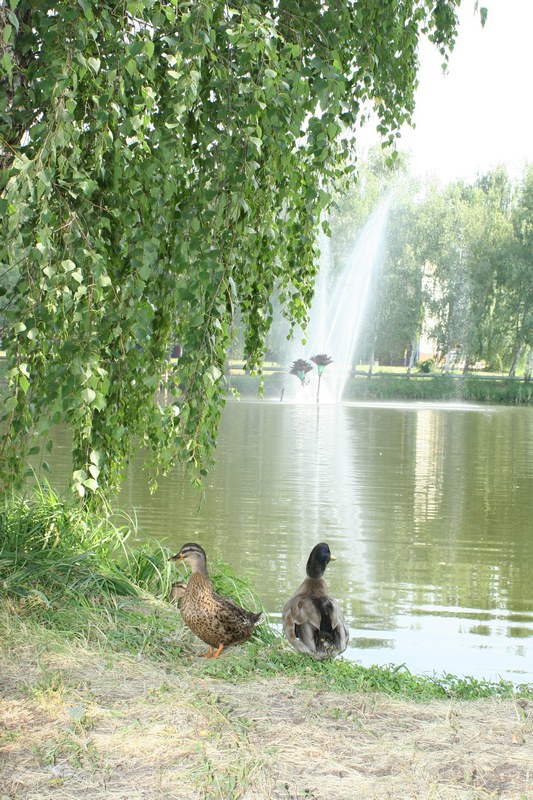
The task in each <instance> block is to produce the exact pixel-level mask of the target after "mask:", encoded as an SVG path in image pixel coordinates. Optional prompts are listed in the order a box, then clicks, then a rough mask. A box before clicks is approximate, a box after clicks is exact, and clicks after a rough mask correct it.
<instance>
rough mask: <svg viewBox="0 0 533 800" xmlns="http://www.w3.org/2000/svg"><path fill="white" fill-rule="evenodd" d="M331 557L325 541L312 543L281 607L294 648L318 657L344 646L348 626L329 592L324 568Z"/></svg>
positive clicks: (342, 648) (336, 651)
mask: <svg viewBox="0 0 533 800" xmlns="http://www.w3.org/2000/svg"><path fill="white" fill-rule="evenodd" d="M334 560H335V557H334V556H332V555H331V553H330V549H329V547H328V545H327V544H326V543H325V542H320V544H317V545H315V547H313V549H312V550H311V554H310V555H309V559H308V561H307V567H306V572H307V577H306V579H305V580H304V582H303V583H302V584H300V586H299V587H298V588H297V589H296V591H295V593H294V594H293V595H292V597H290V598H289V600H288V601H287V602H286V604H285V607H284V608H283V611H282V615H281V618H282V622H283V632H284V633H285V636H286V637H287V639H288V640H289V642H290V644H291V645H292V646H293V647H294V649H295V650H298V651H299V652H300V653H307V655H310V656H312V657H313V658H316V659H317V660H319V661H321V660H322V659H324V658H331V657H332V656H336V655H338V654H339V653H342V652H343V651H344V650H346V647H347V645H348V639H349V631H348V627H347V625H346V623H345V621H344V616H343V614H342V611H341V609H340V606H339V604H338V603H337V601H336V600H334V599H333V597H331V596H330V594H329V590H328V586H327V583H326V581H325V580H324V577H323V576H324V571H325V569H326V567H327V565H328V564H329V562H330V561H334Z"/></svg>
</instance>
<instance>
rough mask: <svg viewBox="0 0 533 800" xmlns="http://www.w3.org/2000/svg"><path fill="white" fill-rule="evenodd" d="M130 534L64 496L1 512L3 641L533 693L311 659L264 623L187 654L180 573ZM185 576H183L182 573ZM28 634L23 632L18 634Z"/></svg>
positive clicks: (375, 688)
mask: <svg viewBox="0 0 533 800" xmlns="http://www.w3.org/2000/svg"><path fill="white" fill-rule="evenodd" d="M128 535H129V530H128V529H127V528H120V527H118V528H117V527H116V526H115V525H113V524H112V523H111V522H110V520H109V519H108V518H105V517H97V516H95V515H94V514H91V513H89V512H87V511H84V510H81V509H80V508H78V507H76V506H72V505H69V504H68V503H65V502H63V501H61V500H60V499H59V498H58V497H57V496H56V495H55V494H54V492H53V491H52V490H50V489H45V490H38V491H37V492H36V493H35V494H34V495H33V496H32V497H31V498H30V499H29V500H28V499H26V500H24V499H21V498H19V497H12V498H9V499H6V500H4V503H3V505H2V507H1V508H0V599H1V600H2V603H1V605H0V640H1V641H2V642H3V645H4V647H6V648H8V649H9V646H10V641H11V642H12V643H13V645H14V644H15V643H16V641H17V640H18V639H20V637H21V636H24V637H29V638H31V640H34V641H36V642H37V641H38V642H39V647H40V648H41V649H46V648H47V647H49V648H53V647H55V646H57V645H58V643H62V646H63V647H68V646H69V645H70V644H82V645H84V646H87V647H92V648H97V649H98V650H99V651H100V652H103V653H104V655H105V654H109V657H110V658H112V657H113V654H117V653H119V654H122V653H126V654H133V655H135V656H137V657H142V658H144V659H149V660H152V661H153V662H154V663H158V664H162V665H163V666H165V667H166V668H168V669H170V670H176V669H179V670H183V671H187V672H189V673H193V674H198V676H200V675H210V676H212V677H214V678H219V679H222V680H229V681H233V682H244V681H249V680H257V679H260V678H263V679H272V680H274V681H275V680H276V678H277V677H278V676H280V675H283V676H285V677H287V676H290V677H294V678H295V679H297V680H298V681H299V683H300V684H301V685H303V686H307V687H313V688H314V689H320V690H323V691H337V692H341V693H346V692H383V693H386V694H397V695H402V696H404V697H409V698H416V699H419V700H429V699H432V698H445V697H454V698H461V699H476V698H479V697H516V696H524V697H529V698H533V686H531V685H521V686H515V685H513V684H512V683H510V682H507V681H500V682H498V683H493V682H492V683H491V682H487V681H478V680H476V679H474V678H468V677H467V678H458V677H455V676H453V675H444V676H436V675H435V676H417V675H413V674H412V673H411V672H410V671H409V670H408V669H407V668H406V667H405V666H404V665H393V664H391V665H386V666H372V667H363V666H360V665H358V664H355V663H353V662H350V661H347V660H344V659H342V658H340V659H336V660H335V661H327V662H315V661H313V660H311V659H309V658H307V657H306V656H302V655H301V654H298V653H296V652H295V651H293V650H292V649H291V648H290V647H289V645H288V644H287V643H286V642H285V640H284V639H283V638H282V637H281V636H279V635H278V634H277V632H276V631H274V630H273V629H272V628H271V627H270V625H269V624H268V621H266V622H265V623H263V624H262V625H260V626H258V628H257V629H256V634H255V635H254V638H253V639H252V640H251V641H250V642H249V643H247V644H246V645H242V646H239V647H234V648H230V649H228V650H227V651H226V652H225V653H224V655H223V657H222V658H220V659H218V660H216V661H215V660H214V661H205V660H203V659H197V658H195V659H191V656H193V655H194V654H196V653H197V652H198V647H197V645H198V640H197V639H195V637H193V636H192V634H191V633H190V632H189V631H188V630H187V629H186V628H185V627H184V626H183V624H182V622H181V618H180V615H179V613H178V612H177V610H176V608H175V607H174V606H172V605H170V604H169V603H168V602H167V601H166V598H167V597H168V595H169V590H170V587H171V584H172V582H173V581H174V580H176V579H177V577H178V575H177V573H176V571H175V567H174V566H173V564H172V562H169V561H168V556H169V555H170V552H169V551H168V550H167V549H166V548H164V547H162V546H161V545H158V544H157V543H155V544H153V545H152V546H147V545H146V546H144V547H142V548H138V549H132V548H130V547H129V546H128V541H127V540H128ZM182 577H183V576H180V579H181V578H182ZM212 577H213V582H214V585H215V588H216V589H217V591H220V592H221V593H223V594H226V595H228V596H231V597H233V598H234V599H235V600H236V601H237V602H239V603H241V604H242V605H244V606H246V607H248V608H255V609H259V608H261V604H260V601H259V599H258V598H257V596H256V595H255V594H254V592H253V591H252V589H251V588H250V587H249V585H248V584H247V583H246V582H245V581H243V580H242V579H240V578H238V577H236V576H235V575H233V574H231V572H230V571H229V570H228V569H227V567H226V566H225V565H223V564H220V563H219V564H215V565H214V566H213V568H212ZM22 629H23V630H24V633H23V634H22V633H21V631H22Z"/></svg>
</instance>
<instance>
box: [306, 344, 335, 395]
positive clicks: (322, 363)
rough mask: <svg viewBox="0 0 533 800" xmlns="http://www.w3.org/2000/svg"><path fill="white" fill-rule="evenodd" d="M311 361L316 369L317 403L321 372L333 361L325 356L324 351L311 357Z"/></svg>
mask: <svg viewBox="0 0 533 800" xmlns="http://www.w3.org/2000/svg"><path fill="white" fill-rule="evenodd" d="M311 361H312V362H313V364H316V368H317V370H318V387H317V390H316V401H317V403H318V401H319V398H320V381H321V380H322V373H323V372H324V370H325V369H326V367H327V366H328V364H331V363H332V362H333V359H332V358H331V357H330V356H327V355H326V354H325V353H319V354H318V355H316V356H312V357H311Z"/></svg>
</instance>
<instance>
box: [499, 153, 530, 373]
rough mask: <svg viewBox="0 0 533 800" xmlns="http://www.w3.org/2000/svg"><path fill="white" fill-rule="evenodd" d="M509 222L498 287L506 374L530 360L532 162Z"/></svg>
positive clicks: (513, 371)
mask: <svg viewBox="0 0 533 800" xmlns="http://www.w3.org/2000/svg"><path fill="white" fill-rule="evenodd" d="M512 223H513V232H514V236H513V240H512V242H511V243H510V245H509V246H508V247H507V248H506V250H505V252H504V253H503V254H502V259H501V263H500V269H499V287H500V289H501V301H500V305H501V308H502V313H501V318H502V319H503V320H505V327H506V329H507V331H508V333H509V339H510V354H509V355H510V366H509V374H510V375H511V376H514V374H515V372H516V368H517V366H518V363H519V360H520V358H521V357H524V359H525V360H527V361H529V355H530V352H531V349H532V348H533V164H531V165H529V167H528V169H527V170H526V173H525V175H524V178H523V181H522V183H521V186H520V189H519V193H518V197H517V200H516V204H515V206H514V208H513V212H512Z"/></svg>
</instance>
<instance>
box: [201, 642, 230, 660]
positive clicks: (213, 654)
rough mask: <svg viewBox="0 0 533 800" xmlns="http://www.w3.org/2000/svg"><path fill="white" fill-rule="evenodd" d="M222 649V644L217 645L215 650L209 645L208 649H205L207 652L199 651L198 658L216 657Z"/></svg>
mask: <svg viewBox="0 0 533 800" xmlns="http://www.w3.org/2000/svg"><path fill="white" fill-rule="evenodd" d="M223 649H224V645H223V644H221V645H219V646H218V648H217V649H216V650H215V649H214V648H213V646H212V645H209V650H208V651H207V653H201V654H200V658H218V657H219V655H220V654H221V652H222V651H223Z"/></svg>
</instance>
